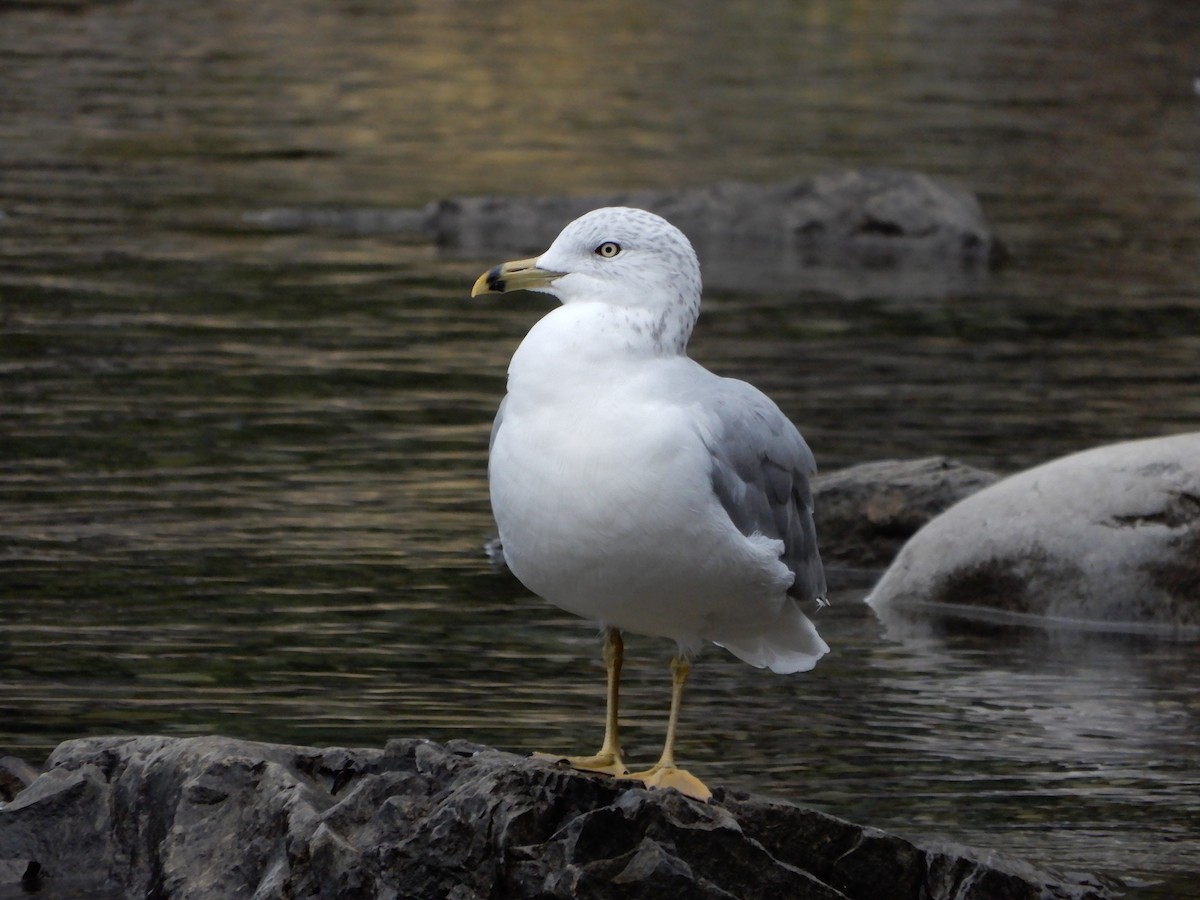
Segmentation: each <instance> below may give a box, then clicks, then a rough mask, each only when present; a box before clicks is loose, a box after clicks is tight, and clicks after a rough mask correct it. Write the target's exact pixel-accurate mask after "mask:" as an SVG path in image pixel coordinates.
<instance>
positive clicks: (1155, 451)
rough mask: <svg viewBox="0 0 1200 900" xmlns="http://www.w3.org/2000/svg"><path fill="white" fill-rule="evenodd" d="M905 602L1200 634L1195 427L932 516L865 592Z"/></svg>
mask: <svg viewBox="0 0 1200 900" xmlns="http://www.w3.org/2000/svg"><path fill="white" fill-rule="evenodd" d="M868 603H870V604H871V606H872V607H873V608H874V609H875V610H876V612H877V613H879V614H881V616H884V617H886V616H888V615H892V614H895V613H897V612H900V611H904V610H909V611H921V610H924V611H940V612H955V613H968V614H975V615H978V614H988V615H1000V616H1003V617H1005V618H1010V619H1020V620H1028V621H1032V622H1040V623H1048V622H1058V623H1064V624H1068V625H1071V626H1072V627H1084V628H1099V629H1104V630H1119V631H1139V632H1146V633H1151V634H1167V635H1176V636H1191V635H1200V433H1193V434H1181V435H1175V436H1172V437H1163V438H1154V439H1150V440H1142V441H1132V442H1128V443H1121V444H1113V445H1110V446H1106V447H1099V448H1096V449H1093V450H1088V451H1085V452H1082V453H1077V454H1074V455H1072V456H1067V457H1064V458H1062V459H1058V460H1054V461H1053V462H1049V463H1046V464H1045V465H1041V466H1038V467H1036V468H1033V469H1029V470H1027V471H1025V472H1021V473H1019V474H1017V475H1013V476H1012V477H1010V478H1006V479H1004V480H1003V481H1000V482H998V483H996V484H994V485H992V486H991V487H989V488H985V489H984V490H982V491H980V492H979V493H977V494H974V495H973V496H971V497H968V498H967V499H965V500H963V501H962V502H961V503H959V504H958V505H956V506H954V507H953V508H951V509H949V510H947V511H946V512H945V513H944V514H943V515H941V516H939V517H938V518H936V519H934V520H933V521H932V522H930V523H929V524H928V525H926V526H925V527H924V528H923V529H921V531H920V532H918V533H917V534H916V535H914V536H913V538H912V539H911V540H910V541H909V542H908V544H906V545H905V546H904V548H903V550H901V552H900V554H899V555H898V556H897V558H896V561H895V562H894V563H893V564H892V566H891V568H889V569H888V571H887V572H886V573H884V576H883V578H882V579H881V580H880V582H879V584H878V585H877V586H876V587H875V589H874V590H873V591H872V592H871V595H870V596H869V597H868Z"/></svg>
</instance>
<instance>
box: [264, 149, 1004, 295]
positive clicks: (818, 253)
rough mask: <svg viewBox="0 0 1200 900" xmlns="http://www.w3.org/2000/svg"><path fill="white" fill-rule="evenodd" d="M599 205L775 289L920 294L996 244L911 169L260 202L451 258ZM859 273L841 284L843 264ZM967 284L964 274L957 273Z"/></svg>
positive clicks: (981, 262) (980, 219)
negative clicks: (541, 192)
mask: <svg viewBox="0 0 1200 900" xmlns="http://www.w3.org/2000/svg"><path fill="white" fill-rule="evenodd" d="M600 206H636V207H641V208H643V209H648V210H650V211H652V212H656V213H658V214H659V215H662V216H664V217H665V218H667V219H669V220H670V221H671V222H672V223H674V224H675V225H676V226H677V227H679V228H680V229H681V230H682V231H683V232H684V233H685V234H687V236H688V237H689V238H690V239H691V241H692V243H693V244H694V245H695V246H696V250H697V251H698V253H699V254H700V258H701V261H702V263H703V266H704V277H705V283H706V284H709V285H711V286H715V287H723V288H739V287H742V288H745V287H749V288H753V289H763V288H768V287H772V288H777V287H778V286H779V285H780V284H787V283H788V282H789V280H790V277H791V276H796V275H799V274H803V275H804V281H805V283H806V284H807V285H808V286H809V287H814V288H818V289H827V290H832V291H835V292H838V293H847V292H849V293H882V294H885V295H896V294H912V295H914V296H930V295H931V294H932V293H941V292H944V291H946V290H953V289H955V288H956V287H958V288H961V287H962V285H963V283H964V281H963V277H962V276H963V273H967V272H971V271H973V270H977V269H986V267H987V266H988V265H989V264H991V263H993V262H995V261H997V260H998V259H1000V258H1002V257H1003V255H1004V251H1003V248H1002V245H1001V244H1000V242H999V241H998V240H997V239H996V238H995V236H994V235H993V233H992V230H991V228H990V227H989V225H988V223H987V220H986V218H985V217H984V214H983V210H982V208H981V207H980V205H979V201H978V200H977V199H976V198H975V197H974V196H973V195H972V194H970V193H969V192H967V191H964V190H961V189H959V188H956V187H953V186H950V185H948V184H945V183H943V182H940V181H936V180H934V179H932V178H930V177H929V176H927V175H923V174H920V173H917V172H906V171H900V170H895V169H862V170H849V171H842V172H831V173H826V174H821V175H816V176H813V177H811V178H805V179H801V180H797V181H788V182H783V183H775V184H746V183H736V182H730V183H723V184H716V185H709V186H705V187H697V188H681V189H677V190H634V191H620V192H615V193H608V194H594V195H590V196H581V197H569V196H548V197H457V198H451V199H444V200H435V201H433V202H431V203H429V204H427V205H426V206H424V207H423V208H421V209H407V210H388V209H329V208H320V209H296V208H288V209H268V210H262V211H259V212H256V213H251V214H248V215H247V216H246V217H245V218H246V220H247V221H249V222H251V223H253V224H255V225H260V226H265V227H268V228H276V229H285V230H295V229H305V228H314V229H336V230H342V231H350V232H355V233H394V234H407V235H411V236H414V237H419V238H422V239H427V240H432V241H434V242H435V243H436V244H437V245H438V246H440V247H442V248H444V249H446V250H449V251H451V252H453V253H455V254H457V255H460V256H472V257H484V256H492V255H495V254H519V255H532V254H535V253H541V252H542V251H543V250H545V249H546V247H548V246H549V244H550V242H551V241H553V240H554V238H555V237H556V236H557V235H558V233H559V231H560V230H561V229H562V227H563V226H564V225H565V224H566V223H567V222H569V221H571V220H572V219H575V218H577V217H578V216H580V215H582V214H583V213H585V212H588V211H589V210H592V209H595V208H597V207H600ZM847 270H853V271H858V272H860V273H870V272H873V271H880V272H881V274H880V275H879V276H878V277H875V278H872V277H871V276H870V275H869V274H866V275H864V276H863V278H865V281H864V282H863V283H862V284H859V283H858V282H853V280H851V282H848V281H847V278H846V271H847ZM967 280H969V279H967Z"/></svg>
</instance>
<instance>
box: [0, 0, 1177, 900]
mask: <svg viewBox="0 0 1200 900" xmlns="http://www.w3.org/2000/svg"><path fill="white" fill-rule="evenodd" d="M1127 6H1129V5H1127V4H1119V3H1116V2H1110V0H1100V2H1093V3H1087V4H1083V3H1074V2H1052V3H1039V4H1035V3H1031V2H1021V0H1003V2H1002V0H985V2H978V3H972V4H958V3H952V2H948V0H941V2H935V0H928V2H916V0H908V2H902V0H896V2H854V0H844V2H832V0H831V2H824V3H821V2H812V3H794V4H792V3H772V4H760V5H758V6H756V7H753V8H750V7H745V6H743V5H727V4H718V3H704V4H699V5H693V6H690V7H688V8H687V9H686V10H684V9H683V8H677V7H675V6H673V5H670V4H663V3H651V4H645V3H625V4H622V3H618V4H615V5H614V4H613V3H604V4H600V3H592V2H583V3H575V4H570V5H567V4H563V5H559V6H553V7H547V6H545V5H544V4H535V3H513V4H507V5H504V6H502V7H501V8H497V7H496V5H493V4H484V3H480V2H461V3H452V4H419V3H414V4H392V3H384V2H382V0H362V2H358V3H350V4H340V5H336V6H335V5H333V4H322V3H317V2H309V3H286V4H285V3H278V2H274V0H267V2H260V3H255V4H240V3H233V2H214V3H208V4H188V5H183V4H158V3H150V2H112V3H99V2H97V3H83V2H79V3H73V2H62V3H38V2H16V3H9V4H5V5H0V84H3V87H4V90H3V91H0V751H3V752H11V753H16V754H18V755H20V756H23V757H25V758H27V759H30V760H33V761H38V760H40V759H42V758H44V756H45V755H46V753H48V752H49V750H50V749H51V748H52V747H53V746H55V745H56V744H57V743H58V742H59V741H61V740H63V739H66V738H69V737H74V736H79V735H84V734H100V733H121V732H126V733H136V732H160V733H168V734H181V735H185V734H201V733H207V732H214V731H217V732H222V733H227V734H234V735H240V736H244V737H249V738H256V739H263V740H278V741H289V742H299V743H316V744H322V743H328V744H332V743H337V744H350V745H355V744H358V745H379V744H381V743H382V742H383V741H384V740H385V739H387V738H388V737H390V736H397V735H422V736H426V737H429V738H433V739H435V740H444V739H448V738H452V737H468V738H471V739H474V740H478V741H482V742H487V743H493V744H496V745H499V746H502V747H506V748H510V749H513V750H518V751H524V750H532V749H544V750H556V751H557V750H568V751H569V750H576V751H577V750H581V749H593V748H591V747H590V745H591V744H594V743H596V741H597V740H598V738H599V731H600V716H601V707H602V672H601V670H600V667H599V659H598V657H599V653H598V641H597V640H596V637H595V635H594V634H593V632H592V630H591V629H590V628H589V626H587V625H586V624H584V623H580V622H577V621H575V620H573V619H571V618H570V617H569V616H566V615H564V614H561V613H559V612H558V611H556V610H554V609H552V608H549V607H547V606H545V605H544V604H542V603H541V602H540V601H538V600H537V599H536V598H533V597H530V596H529V595H528V594H527V593H526V592H525V591H524V590H523V589H522V588H521V587H520V585H518V584H516V583H515V582H514V581H512V580H511V579H510V578H508V577H507V576H503V575H497V574H495V573H493V572H492V571H490V569H489V568H488V567H487V564H486V563H485V561H484V560H483V557H482V555H481V553H480V546H481V544H482V542H483V540H484V539H485V538H486V537H487V536H488V535H489V534H490V528H491V521H490V514H489V512H488V507H487V494H486V484H485V481H484V468H485V460H486V444H487V433H488V428H489V425H490V420H491V415H492V413H493V411H494V408H495V404H496V402H497V401H498V399H499V397H500V395H501V393H502V391H503V375H504V368H505V364H506V362H507V359H508V356H509V355H510V354H511V352H512V350H513V348H514V347H515V345H516V343H517V342H518V341H519V339H520V337H521V336H522V335H523V334H524V332H525V331H526V330H527V328H528V327H529V325H530V324H531V323H532V322H533V321H534V319H535V318H536V317H537V316H538V315H539V314H540V313H541V311H542V310H543V309H544V308H545V307H544V305H543V304H542V303H541V301H539V300H538V299H536V298H533V297H524V298H522V297H519V296H512V297H505V298H504V299H502V300H477V301H471V300H469V299H468V298H467V296H466V295H467V290H468V288H469V285H470V283H471V281H472V280H473V279H474V277H475V276H476V275H477V274H478V272H479V271H481V270H482V268H483V267H484V266H485V265H489V264H491V263H493V262H496V261H497V260H496V259H490V258H489V259H477V260H464V259H454V258H450V257H445V256H440V255H439V254H438V253H436V252H435V251H434V250H433V249H431V248H429V247H426V246H421V245H417V244H413V243H412V242H406V241H403V240H399V239H393V238H389V237H387V236H363V235H353V234H342V233H335V232H313V233H290V234H280V233H274V232H271V231H269V230H264V229H261V228H257V227H254V226H253V225H251V224H248V221H247V219H246V214H247V213H253V212H256V211H259V210H262V209H265V208H269V207H275V206H298V207H328V206H347V207H355V206H415V205H420V204H422V203H424V202H426V201H428V200H430V199H433V198H435V197H440V196H450V195H458V194H470V193H494V194H499V193H506V194H527V193H553V192H574V193H583V192H595V191H598V190H604V189H608V188H624V187H667V186H676V185H678V186H684V185H694V184H704V183H709V182H712V181H718V180H728V179H741V180H777V179H784V178H792V177H798V176H801V175H806V174H811V173H814V172H818V171H824V170H829V169H834V168H839V167H842V166H848V165H891V166H899V167H911V168H915V169H919V170H922V171H926V172H929V173H931V174H934V175H936V176H939V177H942V178H946V179H948V180H951V181H952V182H955V183H957V184H961V185H963V186H966V187H968V188H969V189H971V190H973V191H975V192H976V193H978V194H979V195H980V197H981V198H982V200H983V202H984V205H985V208H986V209H987V211H988V213H989V215H990V217H991V219H992V221H993V223H994V224H995V226H996V228H997V231H998V232H999V234H1000V236H1001V238H1002V239H1003V240H1004V241H1005V242H1006V243H1007V244H1008V245H1009V247H1010V249H1011V251H1012V260H1011V262H1010V263H1009V264H1008V265H1007V266H1006V267H1005V268H1003V269H1001V270H1000V271H998V272H996V273H994V274H992V275H987V276H982V277H977V278H966V279H949V280H943V281H937V280H931V281H930V282H929V283H928V285H924V286H922V285H920V284H918V285H917V286H916V288H915V289H914V286H913V285H912V284H906V285H904V286H903V289H901V287H902V286H901V285H899V284H897V285H895V290H889V289H888V287H887V284H886V282H884V283H882V284H881V283H880V282H879V280H878V279H874V280H864V279H863V278H862V277H860V276H857V275H854V274H853V273H850V274H845V275H841V276H837V277H834V278H832V279H831V278H830V277H828V276H827V275H826V276H822V277H819V278H818V277H817V276H816V275H815V274H814V275H813V276H812V277H811V278H810V277H808V276H806V275H805V273H803V272H801V273H796V274H795V277H794V278H791V279H785V280H782V281H781V283H780V284H778V286H777V287H776V288H775V289H773V290H761V289H759V290H755V291H753V292H741V291H735V290H728V289H725V290H721V291H717V292H713V293H710V294H709V296H708V298H707V300H706V303H707V306H706V311H705V314H704V317H703V319H702V322H701V326H700V329H699V331H698V333H697V336H696V338H695V340H694V342H693V355H694V356H695V357H696V358H698V359H700V360H701V361H702V362H704V363H705V364H707V365H709V366H711V367H713V368H715V369H717V370H718V371H721V372H724V373H728V374H738V375H740V376H743V377H748V378H750V379H751V380H753V381H755V382H756V383H757V384H759V385H760V386H762V387H763V388H764V389H766V390H767V391H768V392H769V393H771V394H772V395H773V396H774V397H775V398H776V399H777V400H778V401H779V403H780V405H781V406H782V407H783V408H784V409H785V410H787V411H788V412H789V414H791V415H792V416H793V417H794V418H795V420H796V421H797V422H798V423H799V424H800V425H801V427H802V429H803V430H804V432H805V434H806V436H807V437H808V438H809V441H810V443H811V444H812V445H813V447H814V448H815V450H816V452H817V455H818V459H819V461H820V462H821V464H822V466H823V467H824V468H825V469H827V470H828V469H834V468H838V467H841V466H844V465H849V464H853V463H857V462H863V461H869V460H875V459H880V458H885V457H910V456H920V455H929V454H934V453H944V454H948V455H952V456H955V457H958V458H960V459H963V460H965V461H967V462H970V463H973V464H975V465H979V466H983V467H988V468H994V469H997V470H1000V471H1012V470H1016V469H1018V468H1021V467H1024V466H1027V465H1030V464H1033V463H1036V462H1039V461H1042V460H1045V459H1048V458H1051V457H1053V456H1056V455H1060V454H1062V453H1066V452H1070V451H1073V450H1076V449H1081V448H1084V447H1088V446H1093V445H1095V444H1098V443H1103V442H1107V441H1113V440H1120V439H1125V438H1134V437H1143V436H1148V435H1154V434H1162V433H1170V432H1178V431H1185V430H1195V429H1196V427H1197V422H1200V389H1198V387H1197V378H1196V369H1197V360H1198V359H1200V291H1198V289H1197V288H1198V282H1200V279H1198V278H1197V275H1196V273H1197V268H1198V266H1197V264H1198V263H1200V97H1197V95H1196V93H1195V92H1194V90H1193V78H1194V77H1196V76H1200V7H1196V6H1195V5H1193V4H1183V3H1175V2H1165V0H1161V2H1147V3H1141V4H1137V5H1136V9H1129V8H1127ZM631 61H636V65H634V64H631ZM836 586H837V585H836V584H835V587H836ZM860 598H861V590H860V589H857V588H853V587H850V586H847V585H842V586H841V587H840V589H838V590H835V592H834V601H835V605H834V607H833V608H832V609H830V610H827V611H826V612H825V613H823V614H822V617H821V620H820V627H821V630H822V633H823V635H824V636H825V637H826V639H827V640H828V642H829V643H830V645H831V646H832V647H833V648H834V652H833V653H832V654H831V655H830V657H828V658H827V660H825V661H823V662H822V664H821V665H820V666H819V667H818V668H817V670H816V671H815V672H813V673H812V674H811V675H808V676H796V677H791V678H785V677H780V676H771V675H769V674H765V673H760V672H757V671H755V670H752V669H750V668H749V667H747V666H745V665H742V664H740V663H738V662H737V661H736V660H733V659H731V658H729V657H728V656H726V655H724V654H723V653H721V652H720V651H717V650H713V651H711V652H708V653H706V654H705V655H704V656H703V657H702V659H701V661H700V664H699V665H698V667H697V670H696V675H695V677H694V679H693V682H694V683H693V686H692V687H691V688H690V696H689V701H688V703H687V704H686V705H685V710H684V713H685V714H684V718H685V721H684V724H683V728H684V730H683V734H682V738H681V745H680V752H681V755H682V756H683V757H684V758H685V759H686V761H687V762H688V763H689V764H690V765H692V767H693V768H694V769H695V770H697V771H698V772H700V773H701V774H702V775H704V776H705V777H706V779H707V780H708V781H710V783H714V784H727V785H732V786H737V787H741V788H746V789H750V790H754V791H757V792H760V793H767V794H773V795H776V796H782V797H787V798H791V799H794V800H797V801H799V802H804V803H811V804H814V805H817V806H819V807H821V808H823V809H826V810H828V811H830V812H833V813H835V814H838V815H842V816H845V817H848V818H851V819H855V820H859V821H866V822H870V823H872V824H877V825H880V826H883V827H886V828H890V829H894V830H898V831H900V832H902V833H905V834H910V835H914V836H942V837H946V838H950V839H955V840H960V841H963V842H966V843H969V844H972V845H974V846H977V847H980V848H984V849H987V850H992V851H995V852H997V853H1001V854H1007V855H1016V856H1023V857H1026V858H1029V859H1031V860H1033V861H1035V862H1037V863H1041V864H1047V865H1055V866H1060V867H1062V868H1066V869H1079V870H1090V871H1097V872H1101V873H1104V874H1106V875H1109V876H1116V877H1126V878H1131V879H1133V883H1134V884H1143V883H1148V884H1150V885H1151V887H1149V888H1143V893H1147V894H1150V893H1157V894H1158V895H1160V896H1189V895H1200V891H1197V889H1196V888H1195V887H1194V885H1195V883H1196V880H1200V846H1198V843H1197V842H1198V831H1200V829H1198V827H1197V823H1198V822H1200V700H1197V697H1198V691H1197V689H1198V688H1200V666H1198V663H1200V651H1198V650H1197V647H1196V646H1195V645H1193V644H1164V643H1156V642H1150V641H1145V640H1141V639H1135V638H1122V637H1116V636H1108V637H1104V636H1095V635H1092V636H1075V635H1070V634H1066V633H1050V634H1044V633H1041V632H1026V631H1018V630H1004V629H998V628H987V627H983V626H977V627H971V628H968V627H958V628H941V629H939V630H937V631H931V632H929V633H925V634H914V635H908V636H905V637H903V638H900V639H890V638H888V637H886V636H885V635H883V633H882V629H881V627H880V626H879V625H878V624H876V623H875V621H874V619H873V618H872V617H871V615H870V613H869V611H868V610H866V609H865V608H864V607H863V606H862V605H861V604H860V603H859V602H858V601H859V600H860ZM629 652H630V655H631V657H632V659H631V661H630V662H629V664H628V668H627V676H626V677H627V681H628V684H627V688H626V692H625V700H624V703H625V710H626V719H627V726H628V727H627V740H628V744H629V746H628V748H627V749H628V751H629V753H630V755H631V756H633V758H634V759H635V760H639V761H640V760H643V759H645V760H647V761H648V760H650V759H652V758H653V757H654V756H656V754H657V749H658V748H657V744H658V742H659V740H660V739H661V731H662V718H663V714H664V712H665V706H666V699H667V671H666V663H667V659H668V655H669V652H670V648H669V647H667V646H665V644H664V643H663V642H661V641H654V640H651V639H639V638H633V639H631V640H630V642H629Z"/></svg>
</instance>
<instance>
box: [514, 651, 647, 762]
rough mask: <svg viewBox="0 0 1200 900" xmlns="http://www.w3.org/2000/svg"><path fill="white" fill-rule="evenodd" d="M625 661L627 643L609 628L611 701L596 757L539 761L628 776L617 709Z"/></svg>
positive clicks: (543, 756)
mask: <svg viewBox="0 0 1200 900" xmlns="http://www.w3.org/2000/svg"><path fill="white" fill-rule="evenodd" d="M624 659H625V642H624V641H622V640H621V632H620V631H618V630H617V629H616V628H609V629H608V630H606V631H605V632H604V668H605V669H607V670H608V700H607V704H606V705H607V711H606V713H605V717H604V743H603V744H602V745H601V747H600V752H599V753H597V754H596V755H595V756H561V755H557V754H554V753H535V754H533V755H534V756H536V757H538V758H539V759H554V760H561V761H563V762H566V764H567V765H569V766H570V767H571V768H572V769H582V770H583V771H585V772H604V773H606V774H608V775H625V774H626V773H627V772H628V769H626V768H625V761H624V760H623V759H622V758H621V739H620V735H619V733H618V730H619V729H618V725H617V707H618V706H619V700H620V693H621V663H622V662H623V661H624Z"/></svg>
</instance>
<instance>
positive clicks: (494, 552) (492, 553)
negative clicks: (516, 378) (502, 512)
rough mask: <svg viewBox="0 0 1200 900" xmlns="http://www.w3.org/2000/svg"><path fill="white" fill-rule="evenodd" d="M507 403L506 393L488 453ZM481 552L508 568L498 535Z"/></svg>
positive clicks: (493, 421) (497, 564)
mask: <svg viewBox="0 0 1200 900" xmlns="http://www.w3.org/2000/svg"><path fill="white" fill-rule="evenodd" d="M507 403H508V394H505V395H504V399H503V400H501V401H500V408H499V409H497V410H496V418H495V419H493V420H492V435H491V437H489V438H488V454H489V455H490V454H491V452H492V445H493V444H495V443H496V435H497V434H499V433H500V423H501V422H503V421H504V406H505V404H507ZM483 552H484V553H486V554H487V558H488V560H489V561H490V562H491V564H492V565H493V566H494V567H495V568H497V569H507V568H508V560H507V559H505V558H504V544H503V543H502V542H501V540H500V536H499V535H497V536H496V537H494V538H492V539H491V540H490V541H488V542H487V543H486V544H484V545H483Z"/></svg>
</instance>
